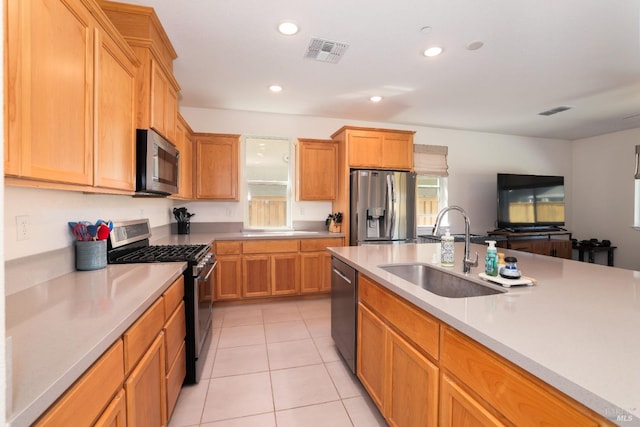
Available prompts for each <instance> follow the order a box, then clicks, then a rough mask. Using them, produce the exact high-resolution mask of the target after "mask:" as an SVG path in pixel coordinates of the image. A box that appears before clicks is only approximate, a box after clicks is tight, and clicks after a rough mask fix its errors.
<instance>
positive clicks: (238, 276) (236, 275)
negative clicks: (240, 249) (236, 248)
mask: <svg viewBox="0 0 640 427" xmlns="http://www.w3.org/2000/svg"><path fill="white" fill-rule="evenodd" d="M216 260H217V261H218V265H217V266H216V271H215V273H214V274H215V278H214V281H215V284H214V289H215V291H214V292H215V299H216V300H217V301H219V300H227V299H238V298H240V297H241V296H242V293H241V292H242V290H241V288H242V258H240V255H216Z"/></svg>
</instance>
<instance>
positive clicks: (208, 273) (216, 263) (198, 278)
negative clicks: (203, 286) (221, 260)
mask: <svg viewBox="0 0 640 427" xmlns="http://www.w3.org/2000/svg"><path fill="white" fill-rule="evenodd" d="M216 265H218V260H215V261H214V262H213V264H211V267H210V268H209V271H207V274H206V275H205V276H204V277H200V276H198V277H196V280H198V281H205V282H206V281H207V280H209V277H210V276H211V273H213V270H215V269H216Z"/></svg>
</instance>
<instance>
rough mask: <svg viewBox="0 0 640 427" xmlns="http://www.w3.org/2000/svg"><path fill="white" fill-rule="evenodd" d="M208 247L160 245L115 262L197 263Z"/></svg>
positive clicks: (118, 258)
mask: <svg viewBox="0 0 640 427" xmlns="http://www.w3.org/2000/svg"><path fill="white" fill-rule="evenodd" d="M207 248H208V246H207V245H158V246H147V247H144V248H141V249H138V250H136V251H134V252H131V253H128V254H126V255H122V256H119V257H117V258H116V259H115V260H113V263H116V264H127V263H136V262H176V261H197V260H198V259H199V258H201V257H202V252H203V251H205V253H206V251H207Z"/></svg>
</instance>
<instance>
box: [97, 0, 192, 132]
mask: <svg viewBox="0 0 640 427" xmlns="http://www.w3.org/2000/svg"><path fill="white" fill-rule="evenodd" d="M98 3H99V4H100V7H101V8H102V9H103V10H104V12H105V13H106V14H107V16H108V17H109V19H111V21H112V22H113V25H115V27H116V28H117V29H118V31H119V32H120V33H121V34H122V35H123V37H124V39H125V40H126V41H127V42H128V43H129V45H130V46H131V47H132V48H133V49H134V51H135V52H136V55H137V56H138V59H139V60H140V63H141V67H140V70H139V71H138V75H137V77H136V86H137V93H138V100H137V107H136V127H138V128H141V129H147V128H154V129H155V130H156V131H158V132H159V133H160V134H162V135H163V136H164V137H165V138H167V139H168V140H169V141H171V142H172V143H174V144H175V143H176V141H175V140H176V132H177V131H176V127H177V123H178V92H179V91H180V85H179V84H178V82H177V80H176V79H175V77H174V76H173V61H174V60H175V58H177V54H176V52H175V50H174V49H173V46H172V45H171V42H170V40H169V37H168V36H167V34H166V32H165V31H164V28H163V27H162V24H161V23H160V20H159V19H158V16H157V15H156V13H155V11H154V10H153V8H151V7H147V6H138V5H131V4H125V3H115V2H110V1H104V0H98Z"/></svg>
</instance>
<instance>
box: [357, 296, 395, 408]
mask: <svg viewBox="0 0 640 427" xmlns="http://www.w3.org/2000/svg"><path fill="white" fill-rule="evenodd" d="M357 340H358V344H357V364H356V366H357V367H356V370H357V374H358V378H359V379H360V381H361V382H362V385H363V386H364V388H365V389H367V392H368V393H369V396H371V400H373V403H375V404H376V406H377V407H378V409H380V411H381V412H383V413H384V399H385V376H384V375H385V354H384V353H385V343H386V340H387V328H386V327H385V325H384V323H382V321H381V320H380V319H379V318H378V317H377V316H376V315H375V314H373V313H372V312H371V311H370V310H369V309H367V307H365V306H364V305H362V304H358V338H357Z"/></svg>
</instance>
